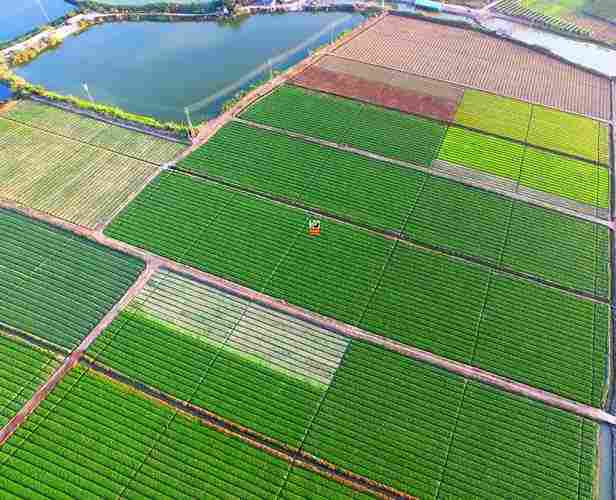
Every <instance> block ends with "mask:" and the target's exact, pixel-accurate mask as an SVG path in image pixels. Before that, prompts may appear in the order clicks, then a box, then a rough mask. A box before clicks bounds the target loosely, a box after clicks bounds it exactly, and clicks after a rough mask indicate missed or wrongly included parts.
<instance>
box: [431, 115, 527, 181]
mask: <svg viewBox="0 0 616 500" xmlns="http://www.w3.org/2000/svg"><path fill="white" fill-rule="evenodd" d="M524 149H525V148H524V146H522V145H520V144H517V143H515V142H511V141H508V140H506V139H500V138H498V137H492V136H489V135H483V134H481V133H479V132H473V131H472V130H465V129H463V128H459V127H453V126H452V127H449V129H448V130H447V133H446V134H445V139H444V140H443V147H442V148H441V150H440V152H439V154H438V159H439V160H445V161H447V162H449V163H453V164H454V165H461V166H464V167H468V168H472V169H475V170H480V171H482V172H486V173H488V174H492V175H497V176H499V177H506V178H507V179H512V180H514V181H517V180H518V178H519V177H520V169H521V167H522V161H523V158H524Z"/></svg>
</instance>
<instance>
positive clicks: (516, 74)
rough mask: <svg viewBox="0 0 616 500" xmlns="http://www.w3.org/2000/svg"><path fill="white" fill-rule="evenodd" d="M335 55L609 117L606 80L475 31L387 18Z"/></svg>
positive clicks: (605, 117) (604, 117)
mask: <svg viewBox="0 0 616 500" xmlns="http://www.w3.org/2000/svg"><path fill="white" fill-rule="evenodd" d="M335 55H338V56H340V57H344V58H348V59H351V60H355V61H360V62H363V63H366V64H372V65H377V66H383V67H387V68H392V69H396V70H399V71H403V72H406V73H411V74H416V75H419V76H424V77H428V78H434V79H437V80H444V81H447V82H451V83H455V84H459V85H464V86H468V87H474V88H478V89H481V90H485V91H488V92H494V93H496V94H500V95H505V96H508V97H514V98H517V99H522V100H525V101H530V102H534V103H539V104H543V105H545V106H551V107H554V108H558V109H562V110H564V111H570V112H573V113H580V114H584V115H589V116H593V117H597V118H602V119H609V110H610V106H609V79H608V78H604V77H600V76H597V75H594V74H591V73H589V72H586V71H583V70H581V69H578V68H575V67H573V66H570V65H568V64H565V63H562V62H560V61H558V60H556V59H553V58H551V57H549V56H546V55H543V54H540V53H537V52H534V51H532V50H530V49H527V48H524V47H521V46H518V45H515V44H513V43H510V42H507V41H505V40H500V39H497V38H493V37H490V36H487V35H482V34H480V33H477V32H474V31H471V30H466V29H462V28H454V27H449V26H444V25H439V24H435V23H430V22H425V21H419V20H416V19H408V18H401V17H396V16H387V17H385V18H384V19H383V20H381V21H380V22H378V23H376V24H375V25H374V26H372V28H370V29H369V30H367V31H365V32H363V33H362V34H360V35H359V36H357V37H356V38H354V39H352V40H351V41H350V42H348V43H346V44H344V45H342V46H341V47H340V48H339V49H337V50H336V51H335Z"/></svg>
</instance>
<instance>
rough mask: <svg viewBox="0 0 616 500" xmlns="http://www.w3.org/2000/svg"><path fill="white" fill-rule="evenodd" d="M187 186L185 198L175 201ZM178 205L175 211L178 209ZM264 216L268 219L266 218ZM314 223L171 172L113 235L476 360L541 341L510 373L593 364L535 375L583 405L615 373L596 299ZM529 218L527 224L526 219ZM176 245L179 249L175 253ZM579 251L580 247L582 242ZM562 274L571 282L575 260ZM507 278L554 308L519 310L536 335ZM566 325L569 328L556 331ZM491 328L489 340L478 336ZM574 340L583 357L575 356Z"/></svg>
mask: <svg viewBox="0 0 616 500" xmlns="http://www.w3.org/2000/svg"><path fill="white" fill-rule="evenodd" d="M180 185H181V186H183V188H182V189H181V191H180V192H182V193H183V194H182V195H181V196H180V197H178V196H174V195H173V193H174V192H177V189H178V188H179V186H180ZM223 198H226V200H227V203H226V204H225V205H224V208H223V209H222V210H221V209H220V208H219V206H220V205H221V202H220V201H216V200H220V199H223ZM170 200H171V201H170ZM196 200H208V201H210V203H213V205H214V207H213V210H210V211H209V212H207V213H206V211H205V210H204V207H201V213H195V210H194V206H195V205H196ZM471 200H472V198H471ZM170 204H172V205H173V209H172V210H167V206H169V205H170ZM233 214H236V217H233ZM252 214H266V215H267V217H265V218H263V219H256V218H255V217H253V216H252ZM307 217H308V215H307V214H306V213H304V212H301V211H299V210H293V209H290V208H286V207H284V206H281V205H278V204H275V203H272V202H268V201H266V200H262V199H259V198H254V197H249V196H247V195H244V194H240V193H233V192H232V191H229V190H224V189H223V188H221V187H219V186H217V185H216V184H213V183H209V182H204V181H198V180H195V179H190V178H186V177H184V178H183V176H181V175H179V174H167V175H165V176H162V177H160V178H158V179H157V181H156V182H155V183H154V184H152V185H150V186H148V188H147V189H146V190H145V191H144V192H143V193H142V194H141V195H140V196H138V197H137V199H136V200H135V201H134V202H133V203H132V204H130V205H129V206H128V208H127V209H126V210H125V211H124V212H123V213H122V214H120V216H119V217H118V218H117V219H116V220H115V221H114V222H113V223H112V224H111V226H109V227H108V228H107V229H106V234H107V235H108V236H111V237H113V238H117V239H121V240H125V241H127V242H129V243H132V244H135V245H137V246H141V247H143V248H145V249H147V250H150V251H154V252H159V251H160V250H163V253H172V254H174V255H175V258H176V259H177V260H179V261H180V262H183V263H186V264H188V265H191V266H193V267H197V268H199V269H203V270H205V271H207V272H210V273H213V274H215V275H218V276H222V277H223V278H226V279H230V280H232V281H236V282H239V283H241V284H243V285H246V286H248V287H249V288H252V289H255V290H259V291H262V292H264V293H266V294H268V295H271V296H273V297H275V298H280V299H283V300H285V301H287V302H289V303H292V304H296V305H298V306H300V307H304V308H307V309H310V310H314V311H316V312H318V313H321V314H323V315H326V316H331V317H334V318H336V319H338V320H340V321H343V322H346V323H349V324H352V325H359V326H361V327H363V328H365V329H368V330H371V331H374V332H376V333H379V334H382V335H385V336H387V337H389V338H393V339H395V340H398V341H400V342H403V343H406V344H410V345H414V346H417V347H420V348H422V349H426V350H429V351H432V352H435V353H437V354H440V355H443V356H447V357H450V358H452V359H456V360H459V361H463V362H466V363H472V362H473V360H474V357H475V350H478V351H481V349H483V345H484V344H485V345H488V344H489V343H496V344H497V345H503V346H506V345H507V344H508V343H510V342H513V341H514V339H516V338H517V339H518V340H516V341H519V342H524V341H527V342H530V341H532V342H536V343H537V345H536V346H535V347H534V348H533V349H528V350H521V351H520V352H519V353H516V355H515V356H513V357H512V360H511V362H510V361H509V360H508V358H506V357H504V358H503V359H504V360H503V363H502V364H503V366H502V370H501V373H503V374H505V373H506V374H507V376H510V377H511V378H514V379H516V378H517V377H518V375H519V377H520V378H523V379H524V380H525V381H526V380H529V378H528V377H530V375H527V370H530V369H531V368H532V367H533V366H535V365H537V364H538V363H539V364H540V362H542V361H541V360H542V359H543V358H544V357H546V356H549V357H550V359H552V360H554V362H556V361H558V363H560V366H561V367H562V366H568V365H571V366H573V365H577V364H581V365H582V366H581V367H580V369H579V370H578V371H577V372H576V377H577V382H575V381H574V382H572V384H569V381H568V379H567V378H566V377H561V376H560V375H558V374H556V373H552V372H545V373H539V372H534V373H533V374H532V377H530V378H532V381H530V380H529V383H532V385H535V386H538V387H547V386H549V387H551V388H554V391H555V392H557V393H559V394H566V395H568V396H569V397H572V398H573V399H576V400H579V401H582V402H590V400H591V398H592V394H591V390H592V387H591V384H595V385H596V387H599V388H601V387H603V385H604V374H603V373H599V372H595V371H593V366H594V365H593V364H594V363H595V362H596V360H597V359H598V358H599V357H600V356H601V355H602V353H603V352H604V348H605V347H606V346H595V347H594V349H593V346H592V332H593V325H594V317H593V313H592V311H593V307H594V305H593V303H592V302H590V301H587V300H583V299H579V298H577V297H575V296H572V295H568V294H563V293H561V292H560V291H558V290H555V289H549V288H543V287H539V286H537V285H534V284H532V283H531V282H528V281H525V280H517V279H512V278H508V277H505V276H501V275H500V274H495V273H494V274H493V273H492V272H490V271H489V270H488V269H485V268H483V267H480V266H476V265H470V264H466V263H464V262H461V261H458V260H454V259H452V258H450V257H447V256H444V255H440V254H435V253H431V252H427V251H422V250H419V249H416V248H414V247H411V246H409V245H406V244H401V243H396V244H394V242H392V241H389V240H387V239H385V238H382V237H380V236H377V235H374V234H371V233H369V232H367V231H364V230H360V229H356V228H352V227H350V226H348V225H342V224H338V223H334V222H331V221H329V220H323V221H322V223H321V235H320V236H319V237H311V236H309V235H308V233H307V224H306V219H307ZM519 217H521V219H522V220H523V218H524V214H523V213H522V214H521V215H520V216H519ZM240 223H242V224H243V225H242V226H240V227H239V228H238V224H240ZM555 223H556V221H555ZM522 227H523V224H522ZM572 227H575V226H572ZM589 227H591V228H592V227H593V226H589ZM576 229H577V228H576ZM577 230H578V231H579V229H577ZM556 234H558V233H556ZM159 235H160V236H159ZM580 235H581V236H580V240H583V238H590V242H589V243H590V245H591V246H590V248H591V249H592V248H595V242H594V239H592V238H593V236H595V234H594V232H593V231H591V234H590V236H589V235H588V233H586V236H584V232H583V231H581V232H580ZM560 237H562V233H560ZM160 238H164V241H161V240H160ZM170 245H172V246H173V250H171V252H166V250H167V249H168V248H169V247H170ZM569 245H570V247H571V248H572V250H570V252H575V250H573V247H574V245H575V242H571V243H570V244H569ZM178 249H186V250H180V251H179V252H178ZM527 250H528V249H525V251H527ZM594 263H595V260H593V259H590V260H589V263H588V264H587V265H589V266H590V267H591V268H593V269H594ZM562 269H563V271H560V272H561V273H563V274H564V275H567V271H566V267H565V266H564V265H563V266H562ZM580 272H581V271H580ZM501 282H502V283H504V284H505V285H503V286H504V288H505V291H504V292H502V293H503V294H505V295H507V293H513V292H514V291H520V290H521V292H520V293H522V295H526V296H527V297H530V298H529V300H530V301H531V302H532V304H534V306H535V307H536V309H537V310H539V311H543V313H542V314H538V315H537V317H536V318H535V317H534V316H533V319H532V321H529V320H528V318H529V317H530V316H531V313H530V312H528V311H526V310H525V309H521V310H519V311H518V314H517V316H516V318H517V319H518V320H519V321H520V322H522V323H523V324H524V325H525V327H526V328H527V333H525V335H520V334H519V332H518V331H517V330H516V329H513V328H510V327H508V326H507V324H508V322H509V323H511V320H510V319H506V320H505V319H504V318H509V315H510V311H511V310H514V305H515V304H514V305H512V304H510V303H508V302H507V301H506V300H504V299H503V300H500V302H499V297H498V294H497V292H495V291H494V290H493V287H495V286H496V284H497V283H499V284H500V283H501ZM593 284H594V282H592V281H591V285H593ZM512 290H513V291H512ZM540 292H541V293H540ZM501 299H502V297H501ZM512 300H513V299H512ZM486 304H487V305H490V307H492V304H494V305H493V307H494V308H495V318H496V319H495V321H494V322H492V323H488V322H487V321H486V319H485V318H484V316H483V315H482V311H483V309H484V307H485V306H486ZM596 307H597V308H599V310H600V313H601V315H603V314H607V306H602V305H596ZM516 310H517V309H516ZM589 311H590V312H589ZM561 321H563V322H565V324H566V325H567V328H560V327H558V328H557V327H555V326H554V325H557V324H560V322H561ZM501 323H504V324H501ZM603 328H605V325H604V326H603ZM479 332H485V337H484V336H483V333H482V335H481V336H479V337H478V335H479ZM478 339H479V344H478V345H477V346H476V347H475V344H476V342H477V340H478ZM482 339H484V340H482ZM578 343H579V346H580V348H578V347H577V346H578ZM572 345H575V346H576V349H577V350H571V346H572ZM505 358H506V359H505ZM497 363H498V360H497ZM508 363H511V366H509V364H508ZM478 364H479V366H481V363H478ZM561 379H562V383H561V382H560V380H561ZM593 403H594V404H598V402H596V401H594V402H593Z"/></svg>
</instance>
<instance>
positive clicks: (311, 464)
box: [80, 355, 417, 500]
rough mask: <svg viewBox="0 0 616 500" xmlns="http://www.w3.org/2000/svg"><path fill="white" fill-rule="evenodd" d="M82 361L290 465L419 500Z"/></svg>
mask: <svg viewBox="0 0 616 500" xmlns="http://www.w3.org/2000/svg"><path fill="white" fill-rule="evenodd" d="M80 364H81V365H84V366H86V367H87V368H89V369H91V370H92V371H94V372H95V373H96V374H98V375H100V376H102V377H104V378H106V379H109V380H112V381H113V382H115V383H119V384H122V385H124V386H127V387H129V388H130V389H132V390H133V391H135V392H136V393H138V394H139V395H140V396H142V397H145V398H146V399H149V400H151V401H154V402H155V403H158V404H162V405H164V406H167V407H170V408H172V409H173V410H175V411H176V414H177V413H181V414H182V415H184V416H187V417H189V418H194V419H197V420H198V421H199V422H200V423H201V424H203V425H205V426H207V427H209V428H211V429H213V430H214V431H217V432H221V433H223V434H225V435H227V436H229V437H234V438H237V439H240V440H241V441H242V442H244V443H246V444H248V445H249V446H251V447H253V448H256V449H259V450H261V451H263V452H265V453H268V454H269V455H272V456H274V457H277V458H279V459H281V460H284V461H285V462H287V463H288V464H289V466H290V467H292V466H294V465H296V464H297V465H299V466H300V467H301V468H303V469H306V470H310V471H312V472H316V473H320V474H321V475H325V476H326V477H328V478H330V479H332V480H334V481H336V482H339V483H342V484H344V485H346V486H351V487H353V486H354V487H355V488H354V489H356V490H358V491H364V492H370V493H372V494H375V495H376V496H377V497H378V498H384V499H390V498H391V499H401V500H417V499H416V497H413V496H411V495H409V494H407V493H403V492H401V491H397V490H395V489H393V488H390V487H388V486H386V485H384V484H382V483H379V482H377V481H373V480H371V479H368V478H366V477H365V476H361V475H359V474H355V473H353V472H351V471H349V470H347V469H342V468H339V467H337V466H336V465H335V464H332V463H329V462H327V461H326V460H323V459H321V458H319V457H317V456H314V455H311V454H309V453H306V452H304V451H301V450H300V449H298V448H293V447H290V446H288V445H287V444H285V443H283V442H280V441H278V440H276V439H273V438H270V437H269V436H266V435H264V434H261V433H259V432H256V431H254V430H252V429H250V428H247V427H243V426H241V425H239V424H237V423H235V422H233V421H231V420H228V419H226V418H223V417H221V416H219V415H217V414H215V413H212V412H210V411H208V410H206V409H205V408H202V407H200V406H196V405H194V404H192V403H190V402H188V401H185V400H182V399H178V398H176V397H174V396H171V395H169V394H167V393H165V392H163V391H160V390H158V389H156V388H153V387H151V386H149V385H147V384H143V383H141V382H137V381H134V380H132V379H130V378H128V377H126V376H124V375H123V374H121V373H120V372H118V371H116V370H113V369H111V368H109V367H107V366H105V365H104V364H101V363H99V362H96V361H92V360H90V359H88V356H87V355H86V356H85V357H84V358H82V359H81V360H80Z"/></svg>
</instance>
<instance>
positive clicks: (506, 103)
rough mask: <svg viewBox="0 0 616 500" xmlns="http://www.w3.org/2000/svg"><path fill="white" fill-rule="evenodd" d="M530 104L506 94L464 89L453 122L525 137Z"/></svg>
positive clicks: (491, 131)
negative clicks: (504, 95)
mask: <svg viewBox="0 0 616 500" xmlns="http://www.w3.org/2000/svg"><path fill="white" fill-rule="evenodd" d="M531 107H532V105H531V104H529V103H527V102H524V101H518V100H515V99H509V98H507V97H503V96H498V95H493V94H487V93H485V92H479V91H478V90H465V91H464V96H463V97H462V102H461V103H460V106H459V107H458V110H457V112H456V116H455V122H456V123H459V124H460V125H464V126H465V127H469V128H473V129H477V130H483V131H485V132H490V133H492V134H495V135H500V136H502V137H510V138H511V139H516V140H518V141H522V142H524V141H526V137H527V135H528V123H529V121H530V119H531Z"/></svg>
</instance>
